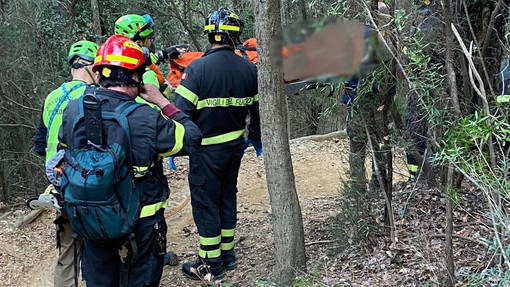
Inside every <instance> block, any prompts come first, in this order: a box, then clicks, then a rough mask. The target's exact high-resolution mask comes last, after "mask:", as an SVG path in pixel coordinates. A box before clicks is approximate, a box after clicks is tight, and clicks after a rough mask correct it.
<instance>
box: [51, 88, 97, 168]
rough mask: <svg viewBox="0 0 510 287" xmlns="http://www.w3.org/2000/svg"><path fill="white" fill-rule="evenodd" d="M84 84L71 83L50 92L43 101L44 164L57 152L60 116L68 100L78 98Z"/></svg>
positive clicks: (83, 89) (60, 123)
mask: <svg viewBox="0 0 510 287" xmlns="http://www.w3.org/2000/svg"><path fill="white" fill-rule="evenodd" d="M86 86H87V84H86V83H84V82H82V81H71V82H67V83H64V84H62V86H60V88H58V89H56V90H54V91H53V92H51V93H50V94H49V95H48V96H47V97H46V100H45V101H44V110H43V122H44V125H45V126H46V128H47V129H48V130H47V132H46V162H48V160H50V158H51V157H52V156H53V155H54V154H55V153H56V152H57V145H58V130H59V129H60V126H61V125H62V114H63V112H64V109H65V107H66V106H67V103H68V102H69V101H70V100H73V99H77V98H79V97H80V96H81V95H82V94H83V92H84V91H85V87H86Z"/></svg>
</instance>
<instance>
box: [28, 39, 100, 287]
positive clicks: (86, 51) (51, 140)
mask: <svg viewBox="0 0 510 287" xmlns="http://www.w3.org/2000/svg"><path fill="white" fill-rule="evenodd" d="M97 48H98V45H97V44H96V43H93V42H90V41H78V42H76V43H74V44H72V45H71V48H70V49H69V55H68V57H67V62H68V63H69V65H71V75H72V77H73V80H72V81H70V82H66V83H63V84H62V85H61V86H60V87H59V88H57V89H55V90H54V91H52V92H51V93H50V94H49V95H48V96H47V97H46V100H45V101H44V106H43V111H42V115H41V118H40V120H39V123H38V125H37V129H36V133H35V151H36V152H37V153H38V154H39V155H41V156H45V157H46V162H48V161H49V160H50V159H51V157H52V156H53V155H54V154H55V153H56V152H57V145H58V130H59V128H60V126H61V124H62V112H63V110H64V108H65V107H66V106H67V103H68V102H69V101H70V100H72V99H76V98H78V97H80V96H81V95H82V94H83V91H84V90H85V87H86V86H87V84H90V83H94V82H95V81H96V79H95V74H94V73H93V72H92V70H91V69H90V66H91V65H92V64H93V63H94V57H95V55H96V52H97ZM55 224H56V229H57V248H58V249H59V254H58V257H57V264H56V265H55V273H54V279H53V283H54V285H55V286H59V287H66V286H74V268H73V266H74V263H73V262H74V256H73V255H74V252H73V250H74V247H75V245H76V250H77V252H78V254H77V255H78V258H80V256H79V252H81V251H80V250H81V241H80V240H78V241H76V243H74V242H73V238H72V235H73V229H72V227H71V224H69V220H68V219H67V214H65V213H62V214H59V215H58V217H57V219H56V220H55ZM78 263H79V262H78Z"/></svg>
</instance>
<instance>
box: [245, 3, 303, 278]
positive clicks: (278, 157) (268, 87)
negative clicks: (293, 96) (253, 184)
mask: <svg viewBox="0 0 510 287" xmlns="http://www.w3.org/2000/svg"><path fill="white" fill-rule="evenodd" d="M254 4H255V5H254V7H255V11H254V12H255V23H256V25H255V27H256V28H255V33H256V38H257V42H258V43H257V44H258V47H257V50H258V83H259V94H260V95H261V97H260V114H261V126H262V142H263V143H264V164H265V168H266V174H267V176H266V179H267V186H268V190H269V196H270V201H271V209H272V215H273V234H274V239H275V248H276V256H275V257H276V267H275V270H274V275H275V279H276V282H277V284H278V286H289V285H290V283H291V282H292V280H293V279H294V278H295V275H296V272H299V271H306V258H305V244H304V232H303V219H302V215H301V207H300V205H299V200H298V196H297V192H296V185H295V180H294V172H293V167H292V161H291V157H290V148H289V140H288V128H287V113H286V112H285V111H286V99H285V96H284V94H283V81H282V76H283V73H282V67H281V53H279V50H280V47H281V43H279V42H281V40H280V38H279V37H281V30H282V28H281V18H280V11H281V10H280V1H279V0H256V1H255V3H254ZM270 44H271V48H270ZM271 51H275V52H271ZM272 56H273V57H272Z"/></svg>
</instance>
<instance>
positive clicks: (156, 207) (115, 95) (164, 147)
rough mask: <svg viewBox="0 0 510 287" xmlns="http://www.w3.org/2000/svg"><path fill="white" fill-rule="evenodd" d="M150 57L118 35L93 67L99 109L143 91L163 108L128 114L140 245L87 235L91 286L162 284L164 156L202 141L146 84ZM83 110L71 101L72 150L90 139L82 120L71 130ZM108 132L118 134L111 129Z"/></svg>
mask: <svg viewBox="0 0 510 287" xmlns="http://www.w3.org/2000/svg"><path fill="white" fill-rule="evenodd" d="M147 58H148V56H147V54H145V53H144V52H143V51H142V48H140V47H139V46H138V45H137V44H136V43H135V42H133V41H132V40H130V39H129V38H127V37H125V36H123V35H114V36H111V37H110V38H109V39H108V40H106V42H105V43H103V44H102V45H101V46H100V48H99V50H98V52H97V55H96V58H95V63H94V66H93V68H92V69H93V71H94V72H98V73H99V84H100V85H101V87H99V88H97V89H96V90H95V91H94V94H95V95H96V97H98V98H99V100H100V102H101V110H103V111H112V110H114V109H115V108H116V107H118V106H120V105H122V104H124V103H126V102H132V103H135V98H136V97H137V96H140V97H142V98H143V99H145V100H146V101H147V102H150V103H153V104H155V105H157V106H158V107H159V108H160V109H161V112H159V111H158V110H156V109H153V108H151V107H150V106H149V105H144V106H142V107H140V108H137V109H136V110H134V111H133V112H132V113H131V114H130V115H129V116H128V117H127V119H128V122H129V127H130V132H131V146H132V151H133V154H132V156H133V162H134V165H135V166H134V170H135V174H134V178H135V180H134V187H135V190H137V191H139V192H140V194H141V205H142V209H141V212H140V218H139V219H138V221H137V223H136V225H135V227H134V235H135V237H134V240H135V242H136V244H133V242H132V238H129V239H123V240H119V241H111V242H110V241H108V242H96V241H91V240H85V239H84V240H83V244H84V246H85V247H84V249H83V265H82V269H83V270H82V272H83V278H84V280H85V281H86V283H87V286H88V287H92V286H112V287H113V286H137V287H138V286H159V281H160V279H161V275H162V272H163V257H164V255H165V252H166V232H167V225H166V222H165V218H164V208H165V207H166V205H167V203H168V196H169V194H170V190H169V189H168V183H167V178H166V177H165V175H164V174H163V165H162V158H163V157H166V156H176V155H185V154H190V153H192V152H193V151H194V150H195V148H196V147H197V146H198V145H199V144H200V139H201V135H200V130H199V129H198V128H197V126H196V125H195V124H194V123H193V122H192V120H191V118H190V117H189V116H187V115H186V114H185V113H182V112H181V111H179V109H177V108H175V106H174V105H172V104H171V103H170V102H169V101H168V100H167V99H166V98H165V97H164V96H163V95H162V94H161V93H160V92H159V90H158V88H157V87H156V86H154V85H152V84H148V85H143V83H142V81H141V80H142V75H143V73H144V72H145V65H146V63H147V61H146V59H147ZM85 92H87V90H86V91H85ZM79 114H80V106H79V101H78V100H73V101H71V102H69V104H68V106H67V109H66V110H65V112H64V116H63V122H62V128H61V130H60V134H59V140H60V143H61V144H62V145H63V146H65V147H67V148H68V149H69V150H72V149H73V148H75V147H76V146H79V145H80V144H83V142H86V141H87V138H86V136H85V125H84V123H83V122H78V124H77V125H76V129H73V121H74V119H76V117H77V116H78V115H79ZM104 129H107V127H106V126H105V127H104ZM104 134H105V135H108V137H110V136H113V137H114V136H115V135H111V133H108V132H107V131H105V132H104ZM127 242H129V244H127ZM135 248H136V249H135Z"/></svg>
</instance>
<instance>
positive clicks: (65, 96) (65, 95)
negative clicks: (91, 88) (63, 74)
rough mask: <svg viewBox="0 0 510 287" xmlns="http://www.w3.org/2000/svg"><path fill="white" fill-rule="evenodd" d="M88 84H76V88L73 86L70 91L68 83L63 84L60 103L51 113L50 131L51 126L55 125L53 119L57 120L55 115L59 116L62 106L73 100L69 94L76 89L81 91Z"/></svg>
mask: <svg viewBox="0 0 510 287" xmlns="http://www.w3.org/2000/svg"><path fill="white" fill-rule="evenodd" d="M85 85H86V83H79V84H76V85H74V86H72V87H71V88H70V89H69V90H68V89H67V88H66V83H63V84H62V85H61V86H60V88H61V89H62V92H63V93H62V96H60V98H59V99H58V102H57V105H56V106H55V108H53V110H52V111H51V115H50V119H49V121H48V130H50V129H51V125H52V124H53V119H54V118H55V115H56V114H57V112H58V110H59V109H60V107H61V106H62V104H63V103H64V101H66V102H67V101H69V100H70V99H71V98H70V97H69V94H70V93H71V92H73V91H75V90H76V89H79V88H81V87H83V86H85Z"/></svg>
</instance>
